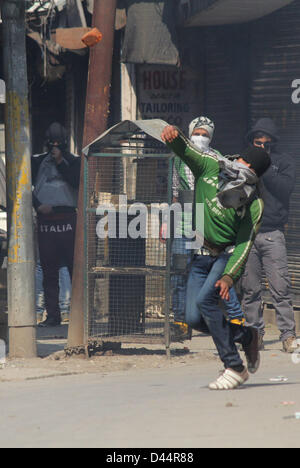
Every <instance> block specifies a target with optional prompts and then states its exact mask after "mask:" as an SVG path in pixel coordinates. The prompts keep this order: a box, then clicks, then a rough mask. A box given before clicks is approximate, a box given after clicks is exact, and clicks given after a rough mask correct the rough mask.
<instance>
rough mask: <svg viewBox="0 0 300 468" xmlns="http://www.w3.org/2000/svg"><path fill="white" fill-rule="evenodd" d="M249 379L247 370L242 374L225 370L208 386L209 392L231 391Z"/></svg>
mask: <svg viewBox="0 0 300 468" xmlns="http://www.w3.org/2000/svg"><path fill="white" fill-rule="evenodd" d="M248 379H249V374H248V371H247V369H245V370H244V371H243V372H241V373H240V372H236V371H234V370H232V369H226V370H225V372H223V374H222V375H221V376H220V377H219V378H218V379H217V380H216V381H215V382H213V383H211V384H210V385H209V388H210V390H233V389H235V388H238V387H240V385H243V384H244V383H245V382H247V380H248Z"/></svg>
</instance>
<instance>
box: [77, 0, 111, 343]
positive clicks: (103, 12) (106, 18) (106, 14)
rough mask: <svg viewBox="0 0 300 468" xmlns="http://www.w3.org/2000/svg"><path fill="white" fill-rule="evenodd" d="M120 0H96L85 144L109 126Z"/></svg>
mask: <svg viewBox="0 0 300 468" xmlns="http://www.w3.org/2000/svg"><path fill="white" fill-rule="evenodd" d="M116 8H117V0H94V12H93V27H96V28H98V29H99V31H101V33H102V35H103V39H102V41H101V42H100V43H99V44H97V45H96V46H94V47H93V48H91V49H90V63H89V76H88V86H87V97H86V110H85V124H84V136H83V147H85V146H87V145H88V144H89V143H91V142H92V141H93V140H95V139H96V138H97V137H98V136H99V135H100V134H102V133H103V132H104V131H105V130H106V128H107V117H108V113H109V100H110V87H111V75H112V56H113V45H114V32H115V17H116ZM83 181H84V156H83V155H82V164H81V178H80V191H79V199H78V219H77V230H76V243H75V257H74V270H73V271H74V273H73V284H72V302H71V317H70V325H69V334H68V347H70V348H72V347H76V346H81V345H82V344H83V343H84V274H83V273H84V266H85V257H84V229H85V228H86V227H85V226H84V203H83Z"/></svg>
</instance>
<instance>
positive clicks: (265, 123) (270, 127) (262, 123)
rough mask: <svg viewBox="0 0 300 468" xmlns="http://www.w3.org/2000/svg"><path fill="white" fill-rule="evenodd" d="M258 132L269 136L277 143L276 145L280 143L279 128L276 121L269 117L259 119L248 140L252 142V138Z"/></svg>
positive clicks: (248, 135) (249, 133)
mask: <svg viewBox="0 0 300 468" xmlns="http://www.w3.org/2000/svg"><path fill="white" fill-rule="evenodd" d="M256 132H263V133H265V134H266V135H269V136H270V137H271V138H273V139H274V140H275V141H276V143H277V142H278V141H279V136H278V128H277V126H276V124H275V122H274V120H272V119H270V118H268V117H265V118H263V119H259V120H257V121H256V123H255V124H254V125H253V127H252V128H251V130H250V132H248V134H247V136H246V138H247V140H248V141H250V142H251V140H252V136H253V135H254V133H256Z"/></svg>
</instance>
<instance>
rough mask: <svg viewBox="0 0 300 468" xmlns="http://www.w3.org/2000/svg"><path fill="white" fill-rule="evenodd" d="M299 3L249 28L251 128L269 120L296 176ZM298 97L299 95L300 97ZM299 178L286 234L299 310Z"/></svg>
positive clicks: (299, 157) (299, 143)
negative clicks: (277, 130)
mask: <svg viewBox="0 0 300 468" xmlns="http://www.w3.org/2000/svg"><path fill="white" fill-rule="evenodd" d="M299 18H300V1H299V0H297V1H295V2H293V3H292V4H291V5H290V6H287V7H285V8H283V9H282V10H279V11H278V12H276V13H274V14H272V15H269V16H268V17H266V18H264V19H262V20H260V21H257V22H255V23H253V24H252V32H251V37H252V40H251V44H252V58H251V60H252V62H251V70H252V80H251V88H250V120H251V124H252V123H253V122H254V121H255V120H257V119H258V118H261V117H272V118H273V119H274V120H275V121H276V123H277V125H278V126H279V128H280V129H281V137H282V140H281V144H280V150H282V151H284V152H288V153H290V154H291V155H292V156H293V157H294V158H295V161H296V167H297V169H296V172H297V174H299V172H300V130H299V129H300V104H298V105H296V104H294V103H293V102H292V93H293V89H292V82H293V81H294V80H295V79H300V19H299ZM299 95H300V93H299ZM299 200H300V178H299V177H297V181H296V188H295V191H294V193H293V196H292V199H291V208H290V218H289V223H288V226H287V229H286V238H287V248H288V256H289V269H290V274H291V278H292V288H293V293H294V304H295V305H300V204H299Z"/></svg>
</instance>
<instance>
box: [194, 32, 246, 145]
mask: <svg viewBox="0 0 300 468" xmlns="http://www.w3.org/2000/svg"><path fill="white" fill-rule="evenodd" d="M248 31H249V26H248V25H243V26H240V25H236V26H235V25H232V26H224V27H223V26H222V27H214V28H207V29H206V30H205V54H206V57H205V62H206V63H205V64H206V67H205V68H206V73H205V88H204V99H205V103H206V104H205V113H206V115H207V116H208V117H210V118H211V119H212V120H214V122H215V124H216V133H215V138H214V141H213V146H214V147H215V148H216V149H218V150H219V151H221V153H222V154H236V153H239V152H240V151H241V150H242V148H243V147H244V136H245V134H246V130H247V124H248V121H247V119H248V111H247V97H248V96H247V90H248V76H249V74H248V62H249V57H248V55H247V54H248V51H249V47H248ZM199 47H201V44H200V45H199Z"/></svg>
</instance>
